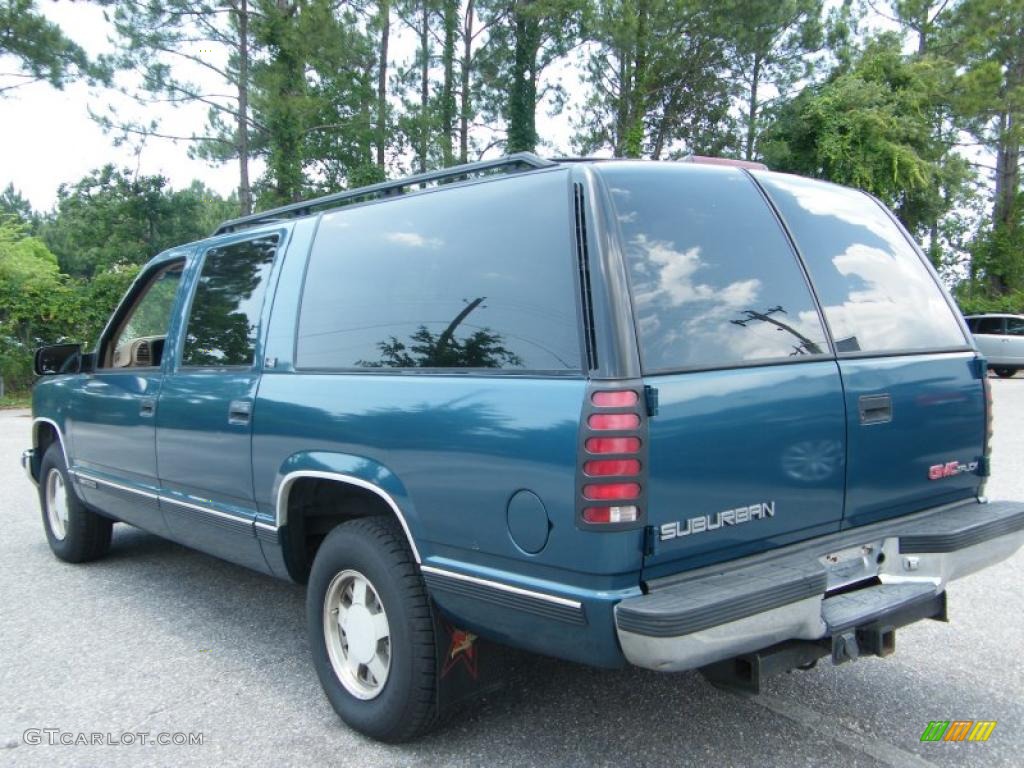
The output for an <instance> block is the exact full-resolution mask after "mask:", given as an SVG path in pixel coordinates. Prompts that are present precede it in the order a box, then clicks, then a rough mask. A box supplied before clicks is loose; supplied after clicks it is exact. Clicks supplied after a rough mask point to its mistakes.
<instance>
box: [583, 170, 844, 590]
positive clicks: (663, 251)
mask: <svg viewBox="0 0 1024 768" xmlns="http://www.w3.org/2000/svg"><path fill="white" fill-rule="evenodd" d="M600 173H601V176H602V177H603V178H604V180H605V182H606V184H607V186H608V189H609V191H610V194H611V196H612V199H613V202H614V206H615V209H616V213H617V217H618V221H619V226H620V229H621V237H622V243H623V247H624V249H625V256H626V264H627V269H628V273H629V277H630V283H631V289H632V297H633V309H634V314H635V321H636V328H637V336H638V342H639V347H640V354H641V364H642V368H643V371H644V383H645V384H646V385H647V386H650V387H652V388H654V389H655V390H656V391H657V398H658V410H657V414H656V415H655V416H653V417H652V418H651V419H650V420H649V427H648V428H649V437H648V439H649V446H648V447H649V459H648V467H647V482H646V486H647V487H646V488H645V494H646V499H645V503H646V505H647V510H646V512H647V522H648V525H649V528H648V556H647V558H646V560H645V577H647V578H652V577H656V576H658V575H661V574H663V573H669V572H672V571H678V570H680V568H681V567H686V568H693V567H697V566H700V565H703V564H706V563H708V562H713V561H717V560H724V559H728V558H732V557H738V556H741V555H744V554H749V553H751V552H755V551H758V550H763V549H769V548H772V547H776V546H780V545H782V544H785V543H787V542H790V541H793V540H797V539H801V538H809V537H812V536H817V535H822V534H824V533H829V532H833V531H837V530H838V529H839V526H840V521H841V519H842V515H843V491H844V488H843V483H844V474H843V462H844V451H845V440H846V435H845V430H846V417H845V406H844V402H843V391H842V384H841V381H840V377H839V370H838V368H837V366H836V362H835V360H834V359H833V357H832V355H831V352H830V349H829V344H828V341H827V336H826V333H825V330H824V325H823V322H822V320H821V317H820V316H819V313H818V310H817V308H816V306H815V303H814V300H813V298H812V294H811V291H810V289H809V287H808V284H807V280H806V278H805V276H804V274H803V272H802V270H801V267H800V265H799V262H798V260H797V258H796V256H795V254H794V253H793V251H792V249H791V247H790V245H789V243H788V242H787V240H786V237H785V234H784V232H783V230H782V228H781V225H780V224H779V222H778V221H777V220H776V219H775V217H774V215H773V214H772V212H771V209H770V207H769V206H768V205H767V203H766V202H765V200H764V198H763V197H762V195H761V193H760V191H759V190H758V188H757V186H756V185H755V184H754V182H753V181H752V180H751V179H750V177H748V176H747V175H745V174H744V173H743V172H741V171H740V170H738V169H735V168H719V167H710V166H697V165H682V164H658V165H655V164H646V165H638V164H615V165H608V166H602V167H601V168H600Z"/></svg>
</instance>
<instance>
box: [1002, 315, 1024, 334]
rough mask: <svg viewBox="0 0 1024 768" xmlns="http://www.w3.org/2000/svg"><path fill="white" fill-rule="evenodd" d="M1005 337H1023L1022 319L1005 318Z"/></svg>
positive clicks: (1023, 324) (1023, 322)
mask: <svg viewBox="0 0 1024 768" xmlns="http://www.w3.org/2000/svg"><path fill="white" fill-rule="evenodd" d="M1006 335H1007V336H1024V318H1021V317H1008V318H1006Z"/></svg>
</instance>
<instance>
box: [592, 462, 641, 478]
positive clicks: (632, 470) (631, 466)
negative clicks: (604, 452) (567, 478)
mask: <svg viewBox="0 0 1024 768" xmlns="http://www.w3.org/2000/svg"><path fill="white" fill-rule="evenodd" d="M583 472H584V473H585V474H588V475H590V476H591V477H603V476H605V475H638V474H640V462H639V461H637V460H636V459H602V460H601V461H588V462H586V463H585V464H584V465H583Z"/></svg>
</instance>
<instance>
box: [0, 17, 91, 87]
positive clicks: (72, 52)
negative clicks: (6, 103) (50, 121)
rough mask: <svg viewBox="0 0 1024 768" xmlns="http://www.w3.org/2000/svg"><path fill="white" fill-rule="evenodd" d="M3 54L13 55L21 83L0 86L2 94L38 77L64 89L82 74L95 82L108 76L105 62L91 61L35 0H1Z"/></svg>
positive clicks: (36, 79) (17, 77)
mask: <svg viewBox="0 0 1024 768" xmlns="http://www.w3.org/2000/svg"><path fill="white" fill-rule="evenodd" d="M0 56H10V57H12V58H13V59H14V60H15V62H17V66H18V69H19V70H20V72H18V73H17V74H16V75H15V77H16V79H17V80H18V81H19V82H17V83H16V84H15V85H12V86H9V87H7V88H0V96H3V95H4V94H5V92H6V91H9V90H11V89H13V88H17V87H18V86H19V85H23V84H25V83H28V82H34V81H38V80H45V81H46V82H48V83H49V84H50V85H52V86H54V87H55V88H63V87H64V85H65V84H66V83H68V82H70V81H71V80H75V79H77V78H79V77H85V78H88V79H90V80H92V81H97V80H106V79H107V78H108V77H109V70H108V68H107V67H106V65H105V63H104V62H101V61H92V60H90V59H89V57H88V56H87V55H86V53H85V51H83V50H82V48H81V46H79V45H77V44H76V43H74V42H72V41H71V40H70V39H69V38H68V37H67V36H65V35H64V33H63V32H62V31H61V29H60V27H58V26H57V25H56V24H54V23H53V22H52V21H49V20H48V19H47V18H46V17H45V16H43V14H41V13H40V12H39V10H38V8H37V7H36V3H35V2H32V0H0Z"/></svg>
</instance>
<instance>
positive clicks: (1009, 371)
mask: <svg viewBox="0 0 1024 768" xmlns="http://www.w3.org/2000/svg"><path fill="white" fill-rule="evenodd" d="M992 370H993V371H995V374H996V376H998V377H999V378H1000V379H1009V378H1012V377H1013V375H1014V374H1015V373H1016V372H1017V371H1016V369H1014V368H993V369H992Z"/></svg>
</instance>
